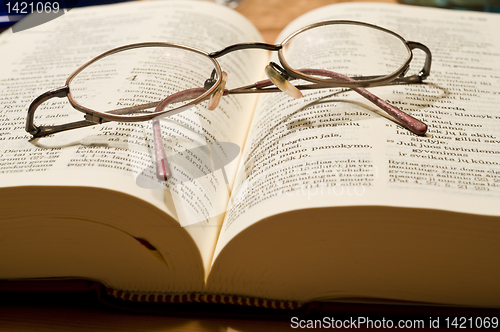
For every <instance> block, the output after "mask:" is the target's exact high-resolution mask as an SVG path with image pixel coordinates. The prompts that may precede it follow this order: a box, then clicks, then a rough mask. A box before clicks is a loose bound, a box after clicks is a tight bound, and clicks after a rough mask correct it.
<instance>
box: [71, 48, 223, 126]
mask: <svg viewBox="0 0 500 332" xmlns="http://www.w3.org/2000/svg"><path fill="white" fill-rule="evenodd" d="M96 59H97V60H95V61H93V62H91V63H90V64H89V65H88V66H86V67H85V68H84V69H83V70H81V71H80V72H78V73H77V74H76V75H75V76H74V77H72V79H70V82H69V88H70V92H71V96H72V98H73V100H74V101H75V102H76V103H78V104H79V105H80V106H83V107H85V108H89V109H91V110H93V111H97V112H101V113H112V114H118V115H124V116H131V117H133V116H139V115H144V114H145V113H148V112H149V113H150V112H154V110H155V107H156V106H157V105H158V104H159V102H161V101H162V100H164V99H166V98H167V97H169V96H173V95H175V96H178V97H176V98H172V102H170V103H169V104H168V105H166V107H165V108H164V110H171V109H174V108H178V107H181V106H183V105H185V104H188V103H190V102H192V101H193V100H194V99H196V98H198V97H200V96H202V95H204V94H206V90H205V89H204V85H205V82H206V80H207V79H210V78H211V77H213V78H217V74H218V71H217V70H216V67H217V66H216V64H215V62H214V61H213V60H212V59H211V58H210V57H208V56H207V55H206V54H204V53H201V52H199V51H196V50H192V49H189V48H184V47H178V46H175V45H167V44H165V45H161V46H158V44H154V45H153V46H143V47H139V48H125V49H124V50H120V51H119V52H116V53H112V54H110V55H107V56H102V57H98V58H96Z"/></svg>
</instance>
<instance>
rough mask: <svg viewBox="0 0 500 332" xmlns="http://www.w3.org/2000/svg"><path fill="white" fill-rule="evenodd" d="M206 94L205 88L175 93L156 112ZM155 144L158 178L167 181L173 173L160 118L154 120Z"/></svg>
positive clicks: (163, 101) (158, 106)
mask: <svg viewBox="0 0 500 332" xmlns="http://www.w3.org/2000/svg"><path fill="white" fill-rule="evenodd" d="M205 92H206V90H205V89H204V88H195V89H189V90H184V91H181V92H177V93H174V94H173V95H170V96H168V97H167V98H165V99H164V100H162V101H161V102H160V103H158V105H157V106H156V108H155V112H161V111H163V109H164V108H165V107H167V106H168V105H169V104H172V103H176V102H180V101H186V100H191V99H196V98H198V97H199V96H201V95H202V94H204V93H205ZM227 93H228V91H227V90H224V94H226V95H227ZM153 142H154V148H155V164H156V177H157V178H158V180H160V181H167V180H168V179H170V177H171V176H172V171H171V170H170V164H169V162H168V160H167V155H166V154H165V146H164V145H163V136H162V134H161V127H160V119H159V118H155V119H153Z"/></svg>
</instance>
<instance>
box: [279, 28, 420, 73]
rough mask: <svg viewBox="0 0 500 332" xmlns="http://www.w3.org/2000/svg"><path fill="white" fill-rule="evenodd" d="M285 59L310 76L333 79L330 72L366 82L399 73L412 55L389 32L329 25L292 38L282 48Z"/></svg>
mask: <svg viewBox="0 0 500 332" xmlns="http://www.w3.org/2000/svg"><path fill="white" fill-rule="evenodd" d="M282 56H283V59H284V60H285V62H286V63H288V65H289V66H290V67H291V68H293V69H294V70H305V71H306V72H307V75H310V76H321V78H325V77H331V78H334V76H331V75H329V74H328V72H327V71H330V72H333V73H338V74H341V75H344V76H348V77H351V78H353V79H358V80H359V79H363V80H366V79H375V78H380V77H383V76H387V75H390V74H393V73H394V72H396V71H398V70H400V69H401V67H402V66H404V65H405V63H406V62H407V61H408V60H409V59H410V56H411V53H410V51H409V49H408V47H407V46H406V43H405V42H404V41H403V40H402V39H401V38H400V37H398V36H397V35H394V34H392V33H390V32H388V31H385V30H380V29H378V28H375V27H373V26H369V25H359V24H354V23H345V22H343V23H338V22H337V23H332V22H330V23H329V24H324V25H317V26H314V27H313V28H310V29H306V30H303V31H301V32H299V33H297V34H295V35H293V36H292V37H289V38H288V39H287V40H286V41H285V43H284V44H283V50H282ZM312 69H315V70H318V73H317V74H314V70H312ZM320 71H323V73H321V72H320ZM325 73H326V74H325Z"/></svg>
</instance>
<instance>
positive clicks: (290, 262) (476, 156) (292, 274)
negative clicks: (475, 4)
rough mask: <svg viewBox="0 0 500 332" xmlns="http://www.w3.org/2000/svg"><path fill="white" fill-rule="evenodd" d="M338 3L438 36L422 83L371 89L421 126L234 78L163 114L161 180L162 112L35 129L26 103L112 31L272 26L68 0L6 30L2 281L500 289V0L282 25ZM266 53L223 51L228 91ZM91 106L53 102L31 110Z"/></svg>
mask: <svg viewBox="0 0 500 332" xmlns="http://www.w3.org/2000/svg"><path fill="white" fill-rule="evenodd" d="M333 19H347V20H357V21H363V22H368V23H372V24H376V25H379V26H382V27H385V28H388V29H391V30H393V31H395V32H396V33H398V34H400V35H402V36H403V37H404V38H406V39H407V40H412V41H417V42H421V43H423V44H425V45H427V46H428V47H429V48H430V49H431V51H432V52H433V63H432V70H431V75H430V77H429V78H428V79H427V82H426V83H424V84H415V85H392V86H388V87H377V88H372V89H370V90H371V91H372V92H373V93H375V94H376V95H378V96H379V97H380V98H382V99H384V100H387V101H389V102H390V103H392V104H393V105H395V106H397V107H399V108H400V109H402V110H404V111H406V112H408V113H410V114H412V115H413V116H415V117H417V118H419V119H421V120H423V121H424V122H426V123H427V124H428V126H429V130H428V134H427V135H426V136H424V137H420V136H416V135H414V134H411V133H410V132H408V131H407V130H405V129H403V128H401V127H400V126H399V125H398V124H396V123H395V122H394V121H392V120H391V119H390V118H388V117H387V116H384V115H383V113H382V112H381V111H380V110H379V109H377V107H376V106H374V105H373V104H370V103H368V102H367V101H366V100H365V99H363V98H362V97H361V96H359V95H357V94H356V93H354V92H352V91H344V90H341V89H326V90H314V91H310V92H305V93H304V97H303V98H300V99H297V100H295V99H292V98H290V97H289V96H288V95H286V94H284V93H270V94H262V95H258V94H248V95H238V96H235V95H231V96H227V97H223V98H222V100H221V102H220V104H219V106H218V108H217V109H216V110H215V111H207V110H206V103H202V104H200V105H199V106H196V107H193V108H192V109H190V110H188V111H186V112H183V113H181V114H178V115H175V116H173V117H171V118H164V119H162V120H161V126H162V132H163V135H164V137H163V138H164V146H165V151H166V154H167V158H168V160H169V162H170V166H171V169H172V172H173V180H172V181H171V182H169V183H161V182H159V181H156V180H155V174H154V173H155V170H154V167H153V165H154V160H153V159H154V158H153V157H152V156H153V154H152V143H151V136H152V130H151V123H150V122H149V123H141V122H137V123H105V124H102V125H98V126H93V127H88V128H83V129H78V130H74V131H68V132H64V133H58V134H56V135H53V136H50V137H46V138H40V139H34V140H32V139H31V136H30V135H29V134H27V133H26V132H25V130H24V125H25V119H26V111H27V107H28V105H29V104H30V103H31V101H32V100H33V99H34V98H36V97H37V96H38V95H40V94H41V93H44V92H45V91H48V90H50V89H52V88H56V87H58V86H61V85H63V84H64V81H65V80H66V78H67V77H68V76H69V74H71V73H72V72H73V71H74V70H75V69H76V68H78V67H79V66H80V65H82V64H83V63H84V62H85V61H87V60H89V59H90V58H92V57H94V56H96V55H98V54H100V53H102V52H104V51H107V50H108V49H111V48H113V47H117V46H121V45H124V44H130V43H136V42H142V41H168V42H173V43H179V44H184V45H188V46H192V47H195V48H198V49H201V50H205V51H207V52H213V51H216V50H220V49H222V48H224V47H225V46H228V45H230V44H234V43H239V42H249V41H250V42H254V41H260V40H261V37H260V35H259V33H258V32H257V30H256V29H255V27H253V26H252V25H251V24H250V23H249V22H248V21H247V20H246V19H245V18H244V17H242V16H241V15H239V14H238V13H236V12H234V11H232V10H230V9H227V8H224V7H220V6H216V5H214V4H211V3H207V2H191V1H165V2H133V3H125V4H118V5H110V6H103V7H99V8H84V9H74V10H71V11H70V12H69V13H67V14H65V15H63V16H61V17H59V18H58V19H55V20H53V21H50V22H48V23H46V24H43V25H40V26H38V27H35V28H32V29H28V30H24V31H21V32H18V33H12V32H11V31H6V32H4V33H3V34H2V35H1V36H0V52H1V54H2V66H1V68H0V105H1V108H0V109H1V112H0V125H1V126H0V186H1V188H0V202H1V203H0V205H1V210H2V213H1V216H0V234H1V239H2V240H1V241H0V247H1V249H0V266H2V268H1V269H0V279H2V280H22V279H37V278H54V279H57V278H65V277H74V278H82V279H88V280H94V281H97V282H99V283H101V284H102V285H104V286H106V287H107V288H108V289H109V290H110V294H111V295H112V296H117V297H120V298H123V299H127V300H128V299H130V300H137V301H150V302H161V301H169V300H172V299H177V300H179V299H183V300H185V301H187V300H193V297H194V298H196V299H201V300H207V299H210V301H212V300H213V301H218V302H221V303H223V302H229V300H228V299H227V298H226V297H225V296H233V295H234V296H240V297H241V298H243V297H246V298H247V299H253V300H252V301H250V300H249V301H250V302H248V303H250V304H252V305H260V306H267V305H268V304H267V303H268V302H266V301H267V300H280V301H284V302H282V304H283V303H288V302H286V301H292V302H293V303H295V304H299V305H300V304H301V303H305V302H308V301H326V300H336V299H337V300H338V299H353V298H371V299H388V300H402V301H414V302H428V303H440V304H451V305H470V306H500V289H499V288H498V280H500V266H499V265H498V264H497V261H498V255H499V253H500V218H499V216H500V207H499V204H498V202H499V199H500V144H499V143H500V137H499V134H498V133H499V130H498V129H499V127H500V113H499V112H498V105H499V103H500V36H499V35H498V33H497V31H499V30H500V16H498V15H495V14H484V13H474V12H464V11H457V12H455V11H449V10H440V9H428V8H427V9H426V8H418V7H409V6H404V5H389V4H376V3H349V4H338V5H332V6H329V7H324V8H321V9H318V10H316V11H313V12H310V13H307V14H304V15H303V16H301V17H299V18H298V19H297V20H296V21H294V22H292V23H291V24H290V26H288V27H287V28H286V29H285V30H284V31H283V33H282V34H281V36H280V37H279V39H280V40H278V42H280V41H281V40H282V39H283V38H285V37H286V36H287V35H289V34H290V33H291V32H293V31H295V30H297V29H298V28H300V27H303V26H305V25H307V24H309V23H312V22H316V21H322V20H333ZM464 22H465V23H464ZM415 53H418V52H415ZM346 56H347V57H348V56H349V55H348V54H346ZM416 57H417V58H418V55H417V54H416ZM416 60H417V65H418V59H416ZM269 61H270V60H269V54H268V52H266V51H263V50H247V51H238V52H234V53H231V54H229V55H227V56H224V57H222V58H221V59H220V63H221V66H222V68H223V70H225V71H226V72H227V73H228V82H227V86H228V87H229V88H230V87H232V86H241V85H243V84H250V83H253V82H256V81H259V80H261V79H263V78H264V67H265V65H266V64H267V63H268V62H269ZM153 67H154V66H153ZM153 67H151V68H153ZM417 69H419V68H417ZM134 70H135V71H134ZM141 70H148V64H147V62H145V63H144V66H143V67H142V68H139V69H137V68H135V69H133V71H131V72H130V80H131V81H134V82H135V83H134V88H133V89H132V90H131V91H126V92H127V93H128V94H125V95H124V96H122V97H120V98H122V99H120V100H117V101H116V102H117V103H123V105H127V102H128V101H130V100H127V98H142V97H143V96H146V95H148V94H152V93H153V94H154V93H155V91H156V89H160V87H158V84H157V82H156V83H155V82H145V81H141V80H140V79H139V78H140V77H139V78H138V77H135V76H134V75H137V74H138V73H140V71H141ZM411 70H415V68H413V67H412V68H411ZM181 79H182V77H181ZM81 117H82V114H81V113H79V112H78V111H76V110H74V109H73V108H72V107H71V106H70V105H69V104H68V102H67V100H65V99H52V100H51V101H49V102H47V103H44V104H43V105H41V106H40V108H39V110H38V111H37V118H36V119H35V121H36V122H37V123H63V122H69V121H70V120H72V119H76V120H80V119H81ZM207 138H209V139H207ZM207 142H210V143H207ZM211 142H221V143H220V144H219V145H218V146H222V150H221V151H222V152H221V153H222V154H223V155H224V158H219V159H218V160H219V161H220V160H222V162H218V163H217V164H215V165H214V163H211V164H210V160H211V159H210V158H205V157H203V156H206V155H207V154H209V155H210V154H211V153H213V152H214V151H216V150H217V147H216V146H217V144H212V143H211ZM207 160H208V161H207ZM205 162H208V164H210V165H208V166H207V165H205ZM215 295H217V296H215ZM241 298H240V299H241ZM231 299H232V297H231ZM256 299H260V300H256ZM226 300H227V301H226ZM207 301H208V300H207ZM269 303H271V302H269ZM273 305H275V304H273Z"/></svg>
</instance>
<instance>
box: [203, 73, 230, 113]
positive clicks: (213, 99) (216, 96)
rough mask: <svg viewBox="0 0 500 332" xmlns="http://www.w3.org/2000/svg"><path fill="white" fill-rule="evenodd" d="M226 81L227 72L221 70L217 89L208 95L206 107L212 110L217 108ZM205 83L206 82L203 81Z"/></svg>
mask: <svg viewBox="0 0 500 332" xmlns="http://www.w3.org/2000/svg"><path fill="white" fill-rule="evenodd" d="M226 81H227V73H226V72H225V71H223V72H222V75H221V83H220V85H219V87H218V88H217V90H215V91H214V93H212V95H211V96H210V99H208V106H207V109H208V110H209V111H213V110H214V109H216V108H217V106H218V105H219V102H220V99H221V98H222V95H223V94H224V89H225V88H226ZM205 85H206V82H205Z"/></svg>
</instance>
